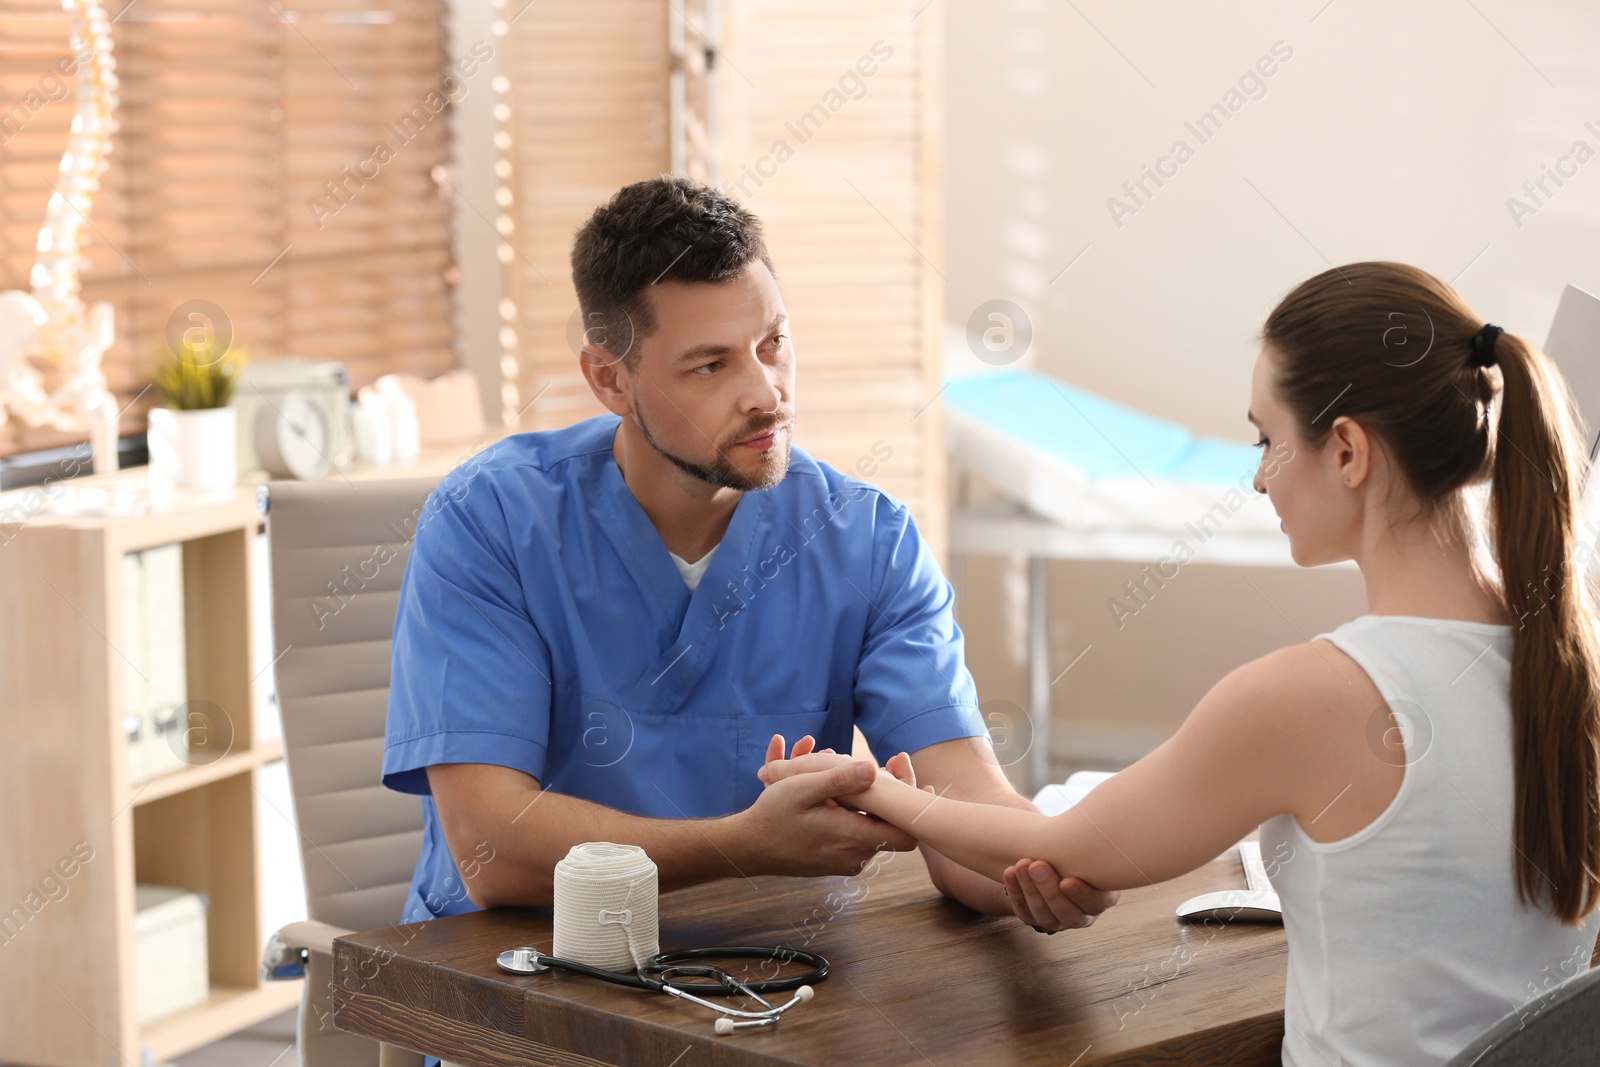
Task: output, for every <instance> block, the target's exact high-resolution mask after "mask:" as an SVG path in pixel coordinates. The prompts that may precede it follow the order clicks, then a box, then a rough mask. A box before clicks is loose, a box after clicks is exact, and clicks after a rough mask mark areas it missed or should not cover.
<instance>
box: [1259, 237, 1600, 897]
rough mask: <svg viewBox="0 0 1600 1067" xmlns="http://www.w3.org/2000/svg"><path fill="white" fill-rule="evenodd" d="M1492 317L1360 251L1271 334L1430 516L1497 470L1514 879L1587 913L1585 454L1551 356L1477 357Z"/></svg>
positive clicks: (1593, 874) (1291, 395)
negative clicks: (1365, 258)
mask: <svg viewBox="0 0 1600 1067" xmlns="http://www.w3.org/2000/svg"><path fill="white" fill-rule="evenodd" d="M1483 326H1484V323H1483V320H1482V319H1480V318H1479V317H1478V316H1477V315H1476V314H1475V313H1474V312H1473V311H1472V309H1471V308H1470V307H1468V306H1467V303H1466V301H1464V300H1463V299H1462V298H1461V296H1460V294H1458V293H1457V292H1456V291H1455V290H1454V289H1452V288H1451V287H1450V286H1448V285H1446V284H1445V283H1443V282H1441V281H1439V280H1438V279H1437V278H1435V277H1433V276H1432V275H1430V274H1428V273H1426V272H1425V271H1421V270H1418V269H1416V268H1415V267H1408V266H1405V265H1404V264H1400V263H1356V264H1352V265H1350V266H1346V267H1340V268H1336V269H1334V270H1331V271H1327V272H1325V273H1323V274H1319V275H1317V276H1316V277H1315V278H1312V279H1310V280H1309V281H1306V282H1304V283H1302V284H1301V285H1300V286H1298V287H1297V288H1296V289H1295V290H1294V291H1293V292H1291V293H1290V294H1289V295H1288V296H1287V297H1285V298H1284V300H1283V301H1282V303H1280V304H1279V305H1278V307H1277V308H1275V309H1274V310H1273V312H1272V314H1271V315H1270V316H1268V318H1267V322H1266V326H1265V327H1264V329H1263V330H1262V339H1263V341H1264V342H1265V344H1266V346H1267V347H1268V349H1269V350H1270V352H1271V355H1272V358H1273V360H1274V363H1275V365H1276V371H1277V376H1276V381H1275V388H1276V390H1277V392H1278V395H1279V396H1280V397H1281V398H1282V399H1283V401H1284V402H1285V404H1286V405H1287V406H1288V407H1289V409H1290V410H1291V411H1293V412H1294V413H1295V417H1296V421H1297V422H1298V423H1299V429H1300V434H1301V436H1302V437H1303V438H1304V439H1305V440H1306V441H1307V443H1308V444H1309V445H1310V446H1311V447H1312V448H1313V449H1317V448H1320V447H1321V446H1322V445H1323V444H1324V443H1325V442H1326V439H1327V435H1328V432H1329V430H1330V429H1331V427H1332V425H1333V420H1334V419H1336V418H1338V417H1339V416H1340V415H1344V416H1347V417H1349V418H1352V419H1354V420H1356V421H1357V422H1359V423H1361V425H1362V426H1363V428H1364V429H1366V430H1367V432H1368V433H1371V434H1373V435H1375V436H1376V437H1378V438H1379V439H1380V440H1381V441H1383V443H1384V446H1385V449H1386V451H1387V452H1388V453H1389V455H1390V457H1391V458H1392V459H1393V461H1394V462H1395V464H1396V466H1397V467H1398V468H1399V470H1400V473H1401V474H1402V475H1403V476H1404V479H1405V481H1406V483H1407V484H1408V485H1409V486H1410V488H1411V490H1412V493H1413V494H1414V496H1415V497H1416V499H1417V502H1418V505H1419V506H1420V508H1421V509H1422V512H1423V517H1424V518H1427V519H1432V520H1437V519H1438V518H1440V517H1443V516H1445V515H1450V516H1455V517H1459V518H1466V519H1467V520H1468V521H1469V523H1470V519H1471V512H1470V510H1469V509H1468V508H1467V504H1466V494H1465V493H1463V492H1462V490H1464V489H1466V488H1467V487H1468V486H1472V485H1477V484H1481V483H1482V482H1484V481H1485V480H1489V481H1490V485H1491V492H1490V500H1489V515H1490V524H1491V530H1492V534H1493V542H1494V546H1495V555H1496V560H1497V562H1498V564H1499V571H1500V582H1501V590H1502V594H1503V597H1504V601H1505V605H1506V609H1507V611H1508V613H1509V614H1510V616H1511V619H1512V629H1513V647H1512V655H1511V721H1512V765H1513V767H1514V769H1515V775H1516V779H1515V795H1516V810H1515V813H1514V815H1513V830H1514V832H1513V843H1514V845H1515V852H1516V854H1515V858H1514V860H1513V864H1514V870H1515V875H1516V884H1517V894H1518V897H1519V898H1520V899H1521V900H1522V901H1523V902H1524V903H1530V904H1538V905H1541V906H1544V907H1546V908H1548V910H1549V911H1550V912H1551V914H1553V915H1555V916H1556V917H1557V918H1559V919H1561V921H1562V922H1565V923H1568V924H1574V925H1575V924H1577V923H1579V922H1581V921H1582V920H1583V919H1584V918H1585V917H1587V916H1588V915H1589V914H1590V913H1591V912H1592V911H1594V910H1595V908H1596V907H1597V906H1600V637H1597V634H1596V628H1595V618H1594V616H1593V614H1592V612H1591V610H1590V607H1589V603H1588V601H1587V599H1586V596H1585V589H1584V588H1583V586H1582V584H1581V583H1582V582H1583V580H1584V579H1583V575H1581V574H1575V573H1574V572H1573V566H1572V560H1573V556H1574V554H1575V553H1576V551H1577V548H1578V497H1579V492H1580V489H1581V487H1582V480H1583V474H1584V470H1585V468H1586V466H1587V457H1586V456H1585V454H1584V450H1583V449H1582V448H1581V446H1580V445H1579V440H1580V439H1579V436H1578V430H1577V427H1575V426H1574V424H1573V420H1572V418H1571V414H1570V408H1569V406H1568V399H1567V393H1566V388H1565V385H1564V384H1563V382H1562V380H1561V377H1560V375H1559V374H1558V373H1557V371H1556V369H1555V367H1554V366H1553V365H1552V364H1551V363H1550V362H1549V360H1547V359H1546V358H1545V357H1544V355H1543V354H1541V353H1540V352H1539V351H1538V350H1537V349H1536V348H1534V347H1533V346H1531V345H1529V344H1528V343H1527V342H1525V341H1523V340H1522V339H1521V338H1520V337H1517V336H1515V335H1514V334H1510V333H1503V334H1501V335H1500V336H1499V338H1498V340H1497V341H1496V342H1495V343H1494V346H1493V355H1494V358H1495V363H1496V365H1495V366H1490V367H1483V366H1480V365H1479V361H1477V360H1475V359H1474V351H1475V349H1474V341H1475V340H1476V338H1477V337H1478V334H1479V331H1480V330H1481V329H1482V328H1483ZM1496 384H1498V385H1499V386H1500V387H1499V388H1498V389H1497V388H1495V386H1496ZM1496 397H1498V403H1496V402H1495V398H1496ZM1496 408H1498V411H1496ZM1468 528H1471V527H1470V525H1469V527H1468Z"/></svg>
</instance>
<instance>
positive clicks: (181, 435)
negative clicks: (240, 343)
mask: <svg viewBox="0 0 1600 1067" xmlns="http://www.w3.org/2000/svg"><path fill="white" fill-rule="evenodd" d="M245 359H246V355H245V353H244V351H243V350H241V349H237V348H227V349H224V350H223V352H222V353H221V354H220V355H217V354H215V352H214V351H213V347H212V343H207V344H195V343H194V342H192V341H191V340H190V339H189V338H188V337H184V338H182V339H181V340H179V342H178V345H177V347H176V348H174V349H172V350H171V351H170V352H169V353H168V355H167V357H166V358H165V359H164V360H162V362H161V364H160V365H159V366H158V367H157V368H156V370H155V374H154V375H153V377H154V380H155V384H156V385H157V386H159V387H160V389H161V391H162V392H163V393H165V394H166V398H167V406H166V407H158V408H151V409H150V431H149V443H150V480H151V482H152V484H153V485H155V486H157V487H161V488H169V487H182V488H190V489H228V488H231V487H233V486H234V485H237V484H238V481H239V460H238V445H237V437H236V429H235V425H234V424H235V419H236V412H235V410H234V409H233V408H232V407H230V406H229V404H228V401H229V400H230V399H232V397H233V385H234V381H235V380H236V379H237V377H238V374H239V368H240V367H242V366H243V365H244V362H245Z"/></svg>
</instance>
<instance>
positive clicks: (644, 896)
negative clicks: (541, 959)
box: [554, 841, 661, 971]
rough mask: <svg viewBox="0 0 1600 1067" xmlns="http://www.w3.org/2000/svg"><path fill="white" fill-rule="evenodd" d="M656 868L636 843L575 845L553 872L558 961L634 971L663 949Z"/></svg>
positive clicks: (593, 842)
mask: <svg viewBox="0 0 1600 1067" xmlns="http://www.w3.org/2000/svg"><path fill="white" fill-rule="evenodd" d="M658 895H659V885H658V882H657V879H656V865H655V861H653V860H652V859H651V858H650V857H649V856H647V855H645V851H644V849H642V848H640V847H639V846H638V845H615V844H612V843H611V842H610V841H587V842H585V843H583V844H581V845H573V846H572V851H570V852H568V853H567V856H566V858H565V859H563V860H562V861H561V862H560V863H558V864H556V871H555V948H554V954H555V955H557V956H560V957H561V958H562V959H567V960H575V961H577V962H578V963H586V964H588V965H589V966H591V967H603V968H605V969H606V970H608V971H632V970H636V969H638V968H639V967H640V966H642V965H643V964H644V963H645V962H646V961H647V960H649V959H650V957H652V956H654V955H655V954H656V953H657V952H659V951H661V946H660V942H659V940H658V927H657V924H656V900H657V897H658Z"/></svg>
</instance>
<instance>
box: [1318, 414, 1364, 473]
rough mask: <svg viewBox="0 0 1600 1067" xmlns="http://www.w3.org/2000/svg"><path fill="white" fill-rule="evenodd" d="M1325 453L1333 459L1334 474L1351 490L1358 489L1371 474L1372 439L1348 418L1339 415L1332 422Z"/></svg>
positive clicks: (1356, 423)
mask: <svg viewBox="0 0 1600 1067" xmlns="http://www.w3.org/2000/svg"><path fill="white" fill-rule="evenodd" d="M1327 451H1328V454H1329V455H1330V456H1331V457H1332V459H1333V465H1334V473H1335V474H1337V475H1338V476H1339V480H1340V481H1341V482H1342V483H1343V484H1345V485H1346V486H1348V487H1350V488H1351V489H1357V488H1360V486H1361V483H1363V482H1365V481H1366V480H1367V477H1368V476H1369V475H1370V474H1371V473H1372V438H1371V436H1370V435H1368V433H1367V431H1366V430H1365V429H1363V428H1362V426H1361V424H1360V423H1358V422H1356V421H1355V420H1354V419H1352V418H1350V417H1349V416H1346V415H1340V416H1339V417H1338V418H1336V419H1334V420H1333V430H1332V432H1331V433H1329V435H1328V444H1327Z"/></svg>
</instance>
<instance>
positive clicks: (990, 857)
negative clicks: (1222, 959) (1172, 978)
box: [764, 645, 1337, 889]
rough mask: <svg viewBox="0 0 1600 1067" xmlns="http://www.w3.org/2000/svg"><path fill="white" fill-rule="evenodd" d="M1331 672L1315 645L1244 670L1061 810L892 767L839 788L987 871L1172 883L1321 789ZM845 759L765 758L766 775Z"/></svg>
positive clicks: (1106, 885)
mask: <svg viewBox="0 0 1600 1067" xmlns="http://www.w3.org/2000/svg"><path fill="white" fill-rule="evenodd" d="M1318 664H1320V667H1319V666H1318ZM1327 672H1328V666H1327V664H1326V663H1323V662H1321V661H1320V659H1319V653H1317V652H1316V651H1315V650H1313V649H1312V648H1311V647H1310V646H1308V645H1300V646H1296V647H1295V648H1290V649H1284V650H1282V651H1280V652H1277V653H1273V654H1272V655H1270V656H1267V657H1264V658H1262V659H1260V660H1256V661H1255V662H1253V663H1250V664H1247V665H1245V666H1244V667H1241V668H1239V669H1238V670H1236V671H1234V672H1232V673H1231V674H1229V675H1228V676H1227V677H1226V678H1224V679H1222V681H1220V682H1218V683H1217V684H1216V685H1215V686H1213V687H1212V689H1211V691H1210V692H1209V693H1207V694H1206V696H1205V698H1204V699H1202V700H1201V702H1200V703H1199V704H1198V705H1197V706H1196V707H1195V709H1194V711H1193V712H1192V713H1191V714H1190V715H1189V717H1188V719H1187V720H1185V722H1184V724H1183V726H1182V727H1181V728H1180V729H1179V730H1178V732H1177V733H1176V734H1174V735H1173V736H1172V738H1170V739H1169V740H1168V741H1167V742H1165V743H1164V744H1162V745H1161V746H1160V747H1159V748H1157V749H1156V750H1155V751H1154V752H1152V753H1150V754H1149V755H1148V756H1146V757H1145V758H1144V759H1141V760H1140V761H1139V762H1137V763H1135V764H1134V765H1133V766H1131V767H1129V768H1128V769H1127V770H1125V771H1122V772H1121V773H1120V774H1118V775H1116V776H1115V777H1113V778H1111V779H1109V780H1108V781H1106V782H1105V783H1103V784H1102V785H1100V786H1099V787H1098V788H1096V789H1095V790H1094V791H1093V792H1092V793H1090V794H1089V795H1088V796H1087V797H1085V798H1084V799H1083V800H1082V801H1080V802H1079V803H1078V804H1077V805H1076V806H1075V807H1073V808H1071V809H1070V810H1068V811H1066V812H1064V813H1062V814H1061V815H1057V816H1054V817H1051V816H1045V815H1040V814H1036V813H1033V812H1027V811H1021V810H1018V809H1015V808H998V807H992V806H989V805H983V804H969V803H963V802H961V801H956V800H950V799H948V798H944V797H938V796H935V795H933V794H930V793H926V792H922V791H920V790H918V789H916V788H915V787H913V786H910V785H907V784H905V783H904V782H901V781H899V780H897V779H896V778H895V777H894V776H893V775H890V774H887V773H881V774H879V775H878V776H877V778H876V779H875V780H874V782H873V784H872V786H871V787H870V788H869V789H867V790H866V791H864V792H862V793H860V794H857V795H855V796H852V797H844V798H840V799H841V801H842V802H844V803H847V804H850V805H851V806H855V807H859V808H860V809H861V810H863V811H865V812H868V813H869V814H872V815H876V816H878V817H879V818H881V819H884V820H886V821H888V822H891V823H893V824H894V825H896V826H898V827H899V828H900V829H902V830H904V831H906V832H907V833H909V834H911V835H913V836H915V837H916V838H918V839H919V840H921V841H925V842H927V843H928V844H929V845H931V846H932V847H933V848H935V849H937V850H938V851H939V852H941V853H942V854H944V855H945V856H948V857H949V858H950V859H952V860H954V861H955V862H957V863H960V864H961V865H963V866H965V867H970V868H971V869H973V870H975V871H978V872H979V873H981V874H985V875H988V876H989V877H991V878H995V879H1000V878H1002V877H1003V874H1004V871H1005V869H1006V868H1007V867H1008V866H1010V865H1011V864H1012V863H1014V862H1016V858H1017V857H1018V856H1031V857H1035V858H1037V859H1041V860H1045V861H1047V862H1049V863H1050V864H1052V865H1053V866H1054V867H1055V868H1056V869H1057V870H1062V871H1072V872H1073V873H1075V874H1077V875H1078V876H1080V877H1081V878H1083V879H1084V880H1086V881H1088V882H1090V883H1091V884H1093V885H1096V886H1099V887H1100V888H1102V889H1125V888H1131V887H1133V886H1140V885H1148V884H1150V883H1153V882H1160V881H1164V880H1166V879H1168V878H1172V877H1175V876H1177V875H1179V874H1182V873H1184V872H1186V871H1190V870H1193V869H1194V868H1196V867H1198V866H1200V865H1202V864H1204V863H1206V862H1208V861H1210V860H1212V859H1214V858H1215V857H1216V856H1217V855H1218V854H1219V853H1221V852H1222V851H1223V850H1224V849H1226V848H1227V847H1228V846H1229V845H1231V844H1233V843H1234V842H1235V841H1238V840H1239V839H1240V838H1241V837H1243V836H1245V835H1246V834H1248V833H1249V832H1250V831H1251V830H1253V829H1255V828H1256V827H1257V826H1259V825H1260V824H1261V822H1262V821H1263V820H1265V819H1268V818H1270V817H1272V816H1273V815H1276V814H1279V813H1280V812H1285V811H1288V812H1292V813H1295V814H1296V815H1299V814H1301V811H1302V809H1303V808H1304V807H1305V806H1306V805H1307V804H1308V802H1309V801H1310V800H1311V798H1313V797H1316V796H1318V795H1320V793H1321V792H1324V791H1326V789H1327V787H1328V785H1327V783H1328V781H1331V779H1330V778H1329V768H1327V767H1325V766H1323V767H1319V766H1318V764H1319V750H1320V748H1321V741H1322V739H1323V737H1324V736H1325V734H1326V731H1327V722H1326V719H1325V716H1324V715H1323V714H1322V712H1323V711H1324V710H1325V706H1326V704H1327V697H1328V680H1327V678H1326V674H1327ZM838 758H839V757H833V756H818V757H807V758H806V759H801V760H794V761H789V764H788V765H787V766H786V765H781V764H769V765H768V767H767V768H766V769H765V771H764V776H765V777H768V778H769V780H776V779H777V778H779V777H783V776H786V775H787V774H789V773H795V772H797V771H804V770H807V769H810V767H811V766H812V764H810V763H808V761H816V762H815V766H817V767H820V766H822V765H823V762H824V761H832V760H836V759H838ZM1320 762H1323V763H1326V761H1325V760H1322V761H1320ZM1334 774H1335V776H1336V775H1337V772H1336V771H1335V772H1334ZM1324 802H1325V801H1324Z"/></svg>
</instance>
